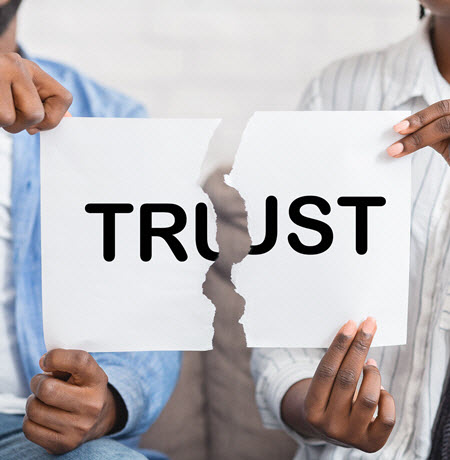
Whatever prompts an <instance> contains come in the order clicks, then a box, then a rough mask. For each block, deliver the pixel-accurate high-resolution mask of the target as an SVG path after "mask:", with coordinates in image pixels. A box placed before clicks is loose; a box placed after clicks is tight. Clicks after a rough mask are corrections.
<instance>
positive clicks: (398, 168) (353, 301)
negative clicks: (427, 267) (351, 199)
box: [230, 112, 411, 347]
mask: <svg viewBox="0 0 450 460" xmlns="http://www.w3.org/2000/svg"><path fill="white" fill-rule="evenodd" d="M408 115H409V113H405V112H273V113H271V112H265V113H256V114H255V115H254V116H253V118H251V120H250V121H249V123H248V126H247V128H246V130H245V132H244V134H243V138H242V142H241V144H240V147H239V150H238V153H237V157H236V161H235V164H234V168H233V170H232V172H231V175H230V178H231V183H232V185H233V186H234V187H235V188H237V190H238V191H239V192H240V194H241V196H242V197H243V199H244V200H245V202H246V208H247V211H248V225H249V232H250V236H251V238H252V242H253V244H254V245H257V244H259V243H261V242H262V241H263V239H264V236H265V199H266V197H267V196H269V195H272V196H275V197H276V198H277V199H278V239H277V243H276V245H275V247H274V248H273V249H272V250H271V251H269V252H268V253H266V254H262V255H248V256H247V257H246V258H245V259H244V260H243V261H242V262H241V263H240V264H238V265H235V266H234V268H233V281H234V283H235V285H236V288H237V289H236V290H237V292H239V294H240V295H242V296H243V297H244V299H245V301H246V305H245V313H244V315H243V317H242V319H241V322H242V324H243V325H244V330H245V334H246V338H247V345H248V346H250V347H328V346H329V344H330V343H331V340H332V338H333V336H334V335H335V333H336V332H337V330H338V329H339V327H340V326H341V325H342V324H344V323H345V322H346V321H347V320H349V319H353V320H355V321H362V320H363V319H365V318H366V317H367V316H368V315H371V316H374V317H375V318H376V319H377V323H378V332H377V334H376V337H375V340H374V345H394V344H404V343H406V332H407V308H408V279H409V235H410V200H411V184H410V181H411V172H410V158H409V157H404V158H402V159H392V158H390V157H389V156H388V155H387V153H386V148H387V147H388V146H389V145H390V144H391V143H392V142H394V141H395V140H396V139H397V137H398V136H396V135H395V133H394V132H393V130H392V126H393V125H394V124H395V123H397V122H398V121H399V120H401V119H402V118H404V117H406V116H408ZM304 195H316V196H319V197H322V198H324V199H325V200H326V201H327V202H328V203H329V204H330V207H331V213H330V214H328V215H322V214H321V212H320V211H319V210H318V208H317V207H316V206H313V205H306V206H304V207H303V208H302V210H301V212H302V214H304V215H306V216H309V217H311V218H315V219H318V220H321V221H323V222H326V223H327V224H328V225H329V226H330V227H331V228H332V230H333V234H334V240H333V244H332V246H331V247H330V248H329V249H328V250H327V251H326V252H324V253H323V254H320V255H303V254H299V253H297V252H295V251H294V250H293V249H292V248H291V246H290V245H289V243H288V235H289V234H290V233H296V234H297V235H298V237H299V238H300V240H301V241H302V242H303V243H304V244H305V245H315V244H317V243H318V242H319V241H320V239H321V237H320V234H319V233H317V232H316V231H314V230H311V229H306V228H301V227H299V226H297V225H296V224H294V223H293V222H292V221H291V219H290V218H289V214H288V210H289V206H290V204H291V202H292V201H293V200H294V199H296V198H297V197H300V196H304ZM342 196H382V197H385V198H386V205H385V206H383V207H369V209H368V251H367V253H366V254H365V255H359V254H357V252H356V249H355V226H356V225H355V208H354V207H341V206H339V205H338V204H337V199H338V198H339V197H342Z"/></svg>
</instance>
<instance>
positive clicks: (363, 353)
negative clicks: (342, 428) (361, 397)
mask: <svg viewBox="0 0 450 460" xmlns="http://www.w3.org/2000/svg"><path fill="white" fill-rule="evenodd" d="M376 329H377V323H376V321H375V319H374V318H372V317H370V316H369V317H368V318H367V319H366V320H365V321H363V323H362V324H361V326H360V327H359V329H358V332H357V333H356V337H355V338H354V340H353V342H352V344H351V346H350V348H349V350H348V352H347V354H346V355H345V358H344V360H343V361H342V364H341V367H340V368H339V371H338V373H337V375H336V379H335V381H334V384H333V389H332V390H331V395H330V400H329V403H328V407H327V410H330V411H338V412H339V413H343V414H349V413H350V410H351V407H352V400H353V395H354V394H355V391H356V387H357V385H358V380H359V376H360V375H361V372H362V369H363V367H364V363H365V361H366V357H367V353H368V352H369V348H370V345H371V343H372V339H373V336H374V334H375V331H376Z"/></svg>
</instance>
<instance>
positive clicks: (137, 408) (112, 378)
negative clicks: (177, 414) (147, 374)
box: [105, 366, 145, 439]
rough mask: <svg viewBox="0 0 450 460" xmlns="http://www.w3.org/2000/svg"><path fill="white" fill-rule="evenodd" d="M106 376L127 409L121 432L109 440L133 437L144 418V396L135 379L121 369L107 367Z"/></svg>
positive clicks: (114, 434)
mask: <svg viewBox="0 0 450 460" xmlns="http://www.w3.org/2000/svg"><path fill="white" fill-rule="evenodd" d="M105 372H106V374H107V375H108V383H109V384H110V385H111V386H113V387H114V388H115V389H116V390H117V392H118V393H119V395H120V396H121V398H122V399H123V402H124V403H125V407H126V409H127V421H126V423H125V426H124V427H123V428H122V430H120V431H118V432H116V433H113V434H111V435H109V436H108V437H110V438H114V439H116V438H120V439H121V438H128V437H131V436H135V435H136V434H137V431H138V426H139V425H140V422H141V421H142V418H144V417H145V414H144V404H143V403H142V402H143V401H144V399H145V398H144V394H143V392H142V388H141V386H140V385H139V383H138V382H137V381H136V380H137V379H136V377H135V376H133V375H130V373H129V372H127V371H126V370H125V369H124V368H123V367H119V366H111V367H110V366H108V367H107V368H106V369H105Z"/></svg>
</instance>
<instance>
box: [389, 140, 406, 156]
mask: <svg viewBox="0 0 450 460" xmlns="http://www.w3.org/2000/svg"><path fill="white" fill-rule="evenodd" d="M403 150H405V146H404V145H403V144H402V143H401V142H396V143H395V144H393V145H391V146H390V147H389V148H388V149H387V153H388V154H389V155H390V156H391V157H395V156H396V155H400V153H402V152H403Z"/></svg>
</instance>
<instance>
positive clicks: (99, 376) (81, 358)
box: [39, 348, 108, 385]
mask: <svg viewBox="0 0 450 460" xmlns="http://www.w3.org/2000/svg"><path fill="white" fill-rule="evenodd" d="M39 365H40V366H41V369H42V370H43V371H45V372H55V371H60V372H68V373H70V374H71V377H70V379H69V383H72V384H74V385H97V384H105V385H106V383H107V382H108V378H107V377H106V374H105V373H104V372H103V369H102V368H101V367H100V366H99V365H98V364H97V362H96V361H95V359H94V358H93V357H92V356H91V355H90V354H89V353H87V352H86V351H82V350H63V349H62V348H58V349H55V350H51V351H49V352H48V353H46V354H45V355H44V356H42V358H41V360H40V361H39Z"/></svg>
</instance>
